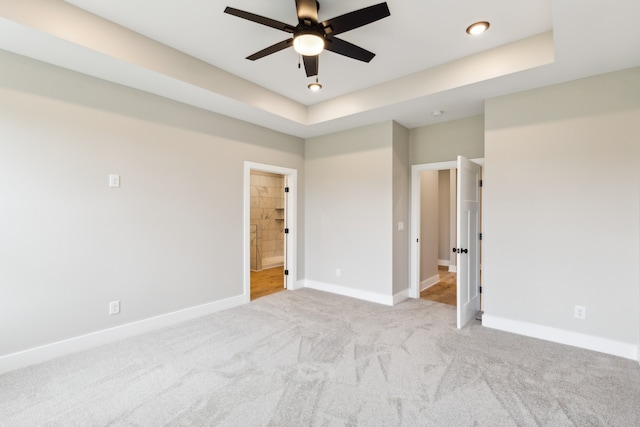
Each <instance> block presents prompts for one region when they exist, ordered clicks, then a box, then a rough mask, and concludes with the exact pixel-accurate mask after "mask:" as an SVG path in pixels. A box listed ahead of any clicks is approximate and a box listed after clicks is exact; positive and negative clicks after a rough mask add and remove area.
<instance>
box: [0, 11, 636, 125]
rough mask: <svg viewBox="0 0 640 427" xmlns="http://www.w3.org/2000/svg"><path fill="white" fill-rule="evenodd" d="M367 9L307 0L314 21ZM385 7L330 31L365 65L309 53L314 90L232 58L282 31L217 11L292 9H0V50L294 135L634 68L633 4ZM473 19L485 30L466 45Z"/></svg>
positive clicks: (474, 110) (280, 14)
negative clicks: (315, 71)
mask: <svg viewBox="0 0 640 427" xmlns="http://www.w3.org/2000/svg"><path fill="white" fill-rule="evenodd" d="M377 2H379V0H352V1H349V2H345V1H340V0H321V1H320V12H319V17H320V20H326V19H329V18H333V17H335V16H338V15H341V14H344V13H347V12H350V11H353V10H356V9H359V8H362V7H366V6H370V5H372V4H375V3H377ZM10 3H14V4H10ZM387 4H388V6H389V10H390V11H391V16H389V17H388V18H385V19H383V20H380V21H377V22H374V23H372V24H369V25H367V26H364V27H361V28H358V29H356V30H353V31H350V32H347V33H344V34H341V35H340V38H342V39H344V40H346V41H349V42H351V43H354V44H356V45H359V46H361V47H363V48H365V49H367V50H370V51H372V52H374V53H376V57H375V58H374V59H373V60H372V61H371V62H370V63H368V64H367V63H362V62H360V61H356V60H353V59H350V58H346V57H343V56H340V55H337V54H334V53H332V52H323V53H322V54H321V55H320V68H319V79H320V82H321V83H322V84H323V85H324V88H323V90H322V91H321V92H319V93H311V92H310V91H309V90H308V89H307V88H306V86H307V84H308V83H309V82H311V81H313V79H312V78H307V77H306V74H305V73H304V69H298V56H297V55H296V54H295V52H294V51H293V50H292V49H287V50H284V51H281V52H278V53H275V54H272V55H270V56H268V57H266V58H263V59H260V60H257V61H248V60H246V59H244V58H245V57H246V56H248V55H250V54H252V53H254V52H256V51H258V50H261V49H262V48H264V47H267V46H269V45H271V44H273V43H276V42H278V41H281V40H284V39H286V38H288V37H290V35H289V34H287V33H284V32H280V31H278V30H276V29H273V28H269V27H265V26H262V25H259V24H256V23H253V22H250V21H247V20H243V19H240V18H237V17H235V16H231V15H228V14H225V13H223V10H224V8H225V7H226V6H231V7H234V8H237V9H241V10H246V11H249V12H252V13H256V14H258V15H263V16H266V17H269V18H272V19H276V20H279V21H282V22H285V23H289V24H291V25H295V24H296V23H297V18H296V12H295V1H294V0H271V1H268V2H266V1H262V2H256V1H250V0H108V1H107V0H66V1H63V0H30V1H28V2H24V1H20V2H18V1H14V2H11V1H9V0H0V49H5V50H8V51H11V52H15V53H19V54H21V55H25V56H29V57H32V58H36V59H39V60H43V61H46V62H50V63H52V64H55V65H58V66H62V67H66V68H69V69H73V70H76V71H80V72H83V73H86V74H89V75H93V76H96V77H100V78H103V79H106V80H110V81H113V82H117V83H120V84H124V85H127V86H131V87H135V88H138V89H141V90H145V91H147V92H151V93H155V94H158V95H161V96H165V97H168V98H172V99H176V100H178V101H180V102H184V103H187V104H191V105H194V106H197V107H200V108H205V109H208V110H211V111H215V112H218V113H221V114H226V115H229V116H232V117H235V118H239V119H242V120H246V121H250V122H253V123H256V124H259V125H262V126H266V127H269V128H272V129H275V130H278V131H282V132H286V133H289V134H293V135H297V136H300V137H309V136H314V135H320V134H325V133H329V132H333V131H338V130H342V129H346V128H350V127H355V126H361V125H365V124H369V123H374V122H379V121H382V120H396V121H397V122H399V123H401V124H402V125H404V126H406V127H408V128H413V127H418V126H424V125H428V124H432V123H436V122H441V121H444V120H452V119H457V118H462V117H467V116H471V115H475V114H481V113H482V111H483V101H484V100H485V99H486V98H490V97H493V96H498V95H503V94H507V93H511V92H516V91H521V90H526V89H530V88H535V87H540V86H545V85H549V84H554V83H559V82H562V81H566V80H571V79H575V78H580V77H586V76H590V75H594V74H599V73H603V72H608V71H613V70H618V69H622V68H628V67H632V66H640V31H639V30H638V27H637V23H636V20H637V17H638V16H640V1H637V0H612V1H609V2H603V1H601V0H518V1H513V0H483V1H480V0H455V1H453V0H450V1H443V0H388V1H387ZM85 11H87V12H90V13H91V14H88V13H86V12H85ZM93 15H97V17H96V16H93ZM98 17H99V18H98ZM104 20H106V21H111V23H115V24H118V25H117V26H116V25H112V24H111V23H109V22H105V21H104ZM479 20H486V21H489V22H491V29H490V30H489V31H488V32H487V33H485V34H483V35H481V36H477V37H471V36H468V35H467V34H466V33H465V29H466V27H467V26H468V25H469V24H471V23H473V22H475V21H479ZM122 27H124V28H127V29H129V30H132V31H133V32H135V33H132V32H129V31H125V30H124V29H123V28H122ZM551 31H552V32H551ZM545 33H546V36H545ZM143 36H144V37H143ZM148 39H151V40H154V41H156V42H159V43H161V44H162V45H159V44H157V43H153V42H151V40H148ZM505 45H506V47H505ZM169 47H170V48H173V49H169ZM175 50H177V51H179V52H176V51H175ZM180 52H182V53H180ZM184 54H186V55H184ZM187 55H188V56H187ZM194 58H197V59H198V60H199V61H195V59H194ZM201 61H202V62H201ZM256 85H257V86H256ZM434 110H444V111H445V114H444V115H443V116H442V117H441V118H439V119H435V118H433V117H432V116H431V112H432V111H434Z"/></svg>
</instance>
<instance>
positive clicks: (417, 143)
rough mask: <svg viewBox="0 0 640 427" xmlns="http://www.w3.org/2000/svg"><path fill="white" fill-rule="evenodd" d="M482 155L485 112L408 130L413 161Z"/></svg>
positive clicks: (435, 161)
mask: <svg viewBox="0 0 640 427" xmlns="http://www.w3.org/2000/svg"><path fill="white" fill-rule="evenodd" d="M459 155H462V156H465V157H466V158H468V159H475V158H482V157H484V116H474V117H469V118H465V119H460V120H452V121H449V122H444V123H438V124H435V125H429V126H423V127H419V128H415V129H411V130H410V131H409V161H410V162H411V164H412V165H421V164H425V163H437V162H447V161H452V160H456V159H457V158H458V156H459Z"/></svg>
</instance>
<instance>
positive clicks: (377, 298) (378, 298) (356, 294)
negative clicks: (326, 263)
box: [304, 280, 393, 305]
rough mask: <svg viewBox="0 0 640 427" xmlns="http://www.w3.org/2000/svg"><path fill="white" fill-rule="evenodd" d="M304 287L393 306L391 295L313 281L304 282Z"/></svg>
mask: <svg viewBox="0 0 640 427" xmlns="http://www.w3.org/2000/svg"><path fill="white" fill-rule="evenodd" d="M304 286H305V287H306V288H309V289H316V290H318V291H324V292H329V293H332V294H337V295H344V296H346V297H351V298H357V299H361V300H364V301H370V302H375V303H378V304H384V305H393V296H391V295H383V294H378V293H376V292H369V291H363V290H360V289H353V288H348V287H346V286H340V285H334V284H332V283H322V282H316V281H313V280H304Z"/></svg>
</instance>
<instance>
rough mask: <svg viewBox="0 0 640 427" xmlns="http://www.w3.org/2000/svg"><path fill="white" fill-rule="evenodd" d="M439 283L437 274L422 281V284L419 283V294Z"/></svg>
mask: <svg viewBox="0 0 640 427" xmlns="http://www.w3.org/2000/svg"><path fill="white" fill-rule="evenodd" d="M439 281H440V275H439V274H436V275H435V276H431V277H429V278H428V279H426V280H423V281H422V282H420V292H422V291H424V290H425V289H427V288H430V287H431V286H433V285H435V284H436V283H438V282H439Z"/></svg>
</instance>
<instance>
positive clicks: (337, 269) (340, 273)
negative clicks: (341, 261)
mask: <svg viewBox="0 0 640 427" xmlns="http://www.w3.org/2000/svg"><path fill="white" fill-rule="evenodd" d="M340 276H342V271H340V269H339V268H336V277H340Z"/></svg>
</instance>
